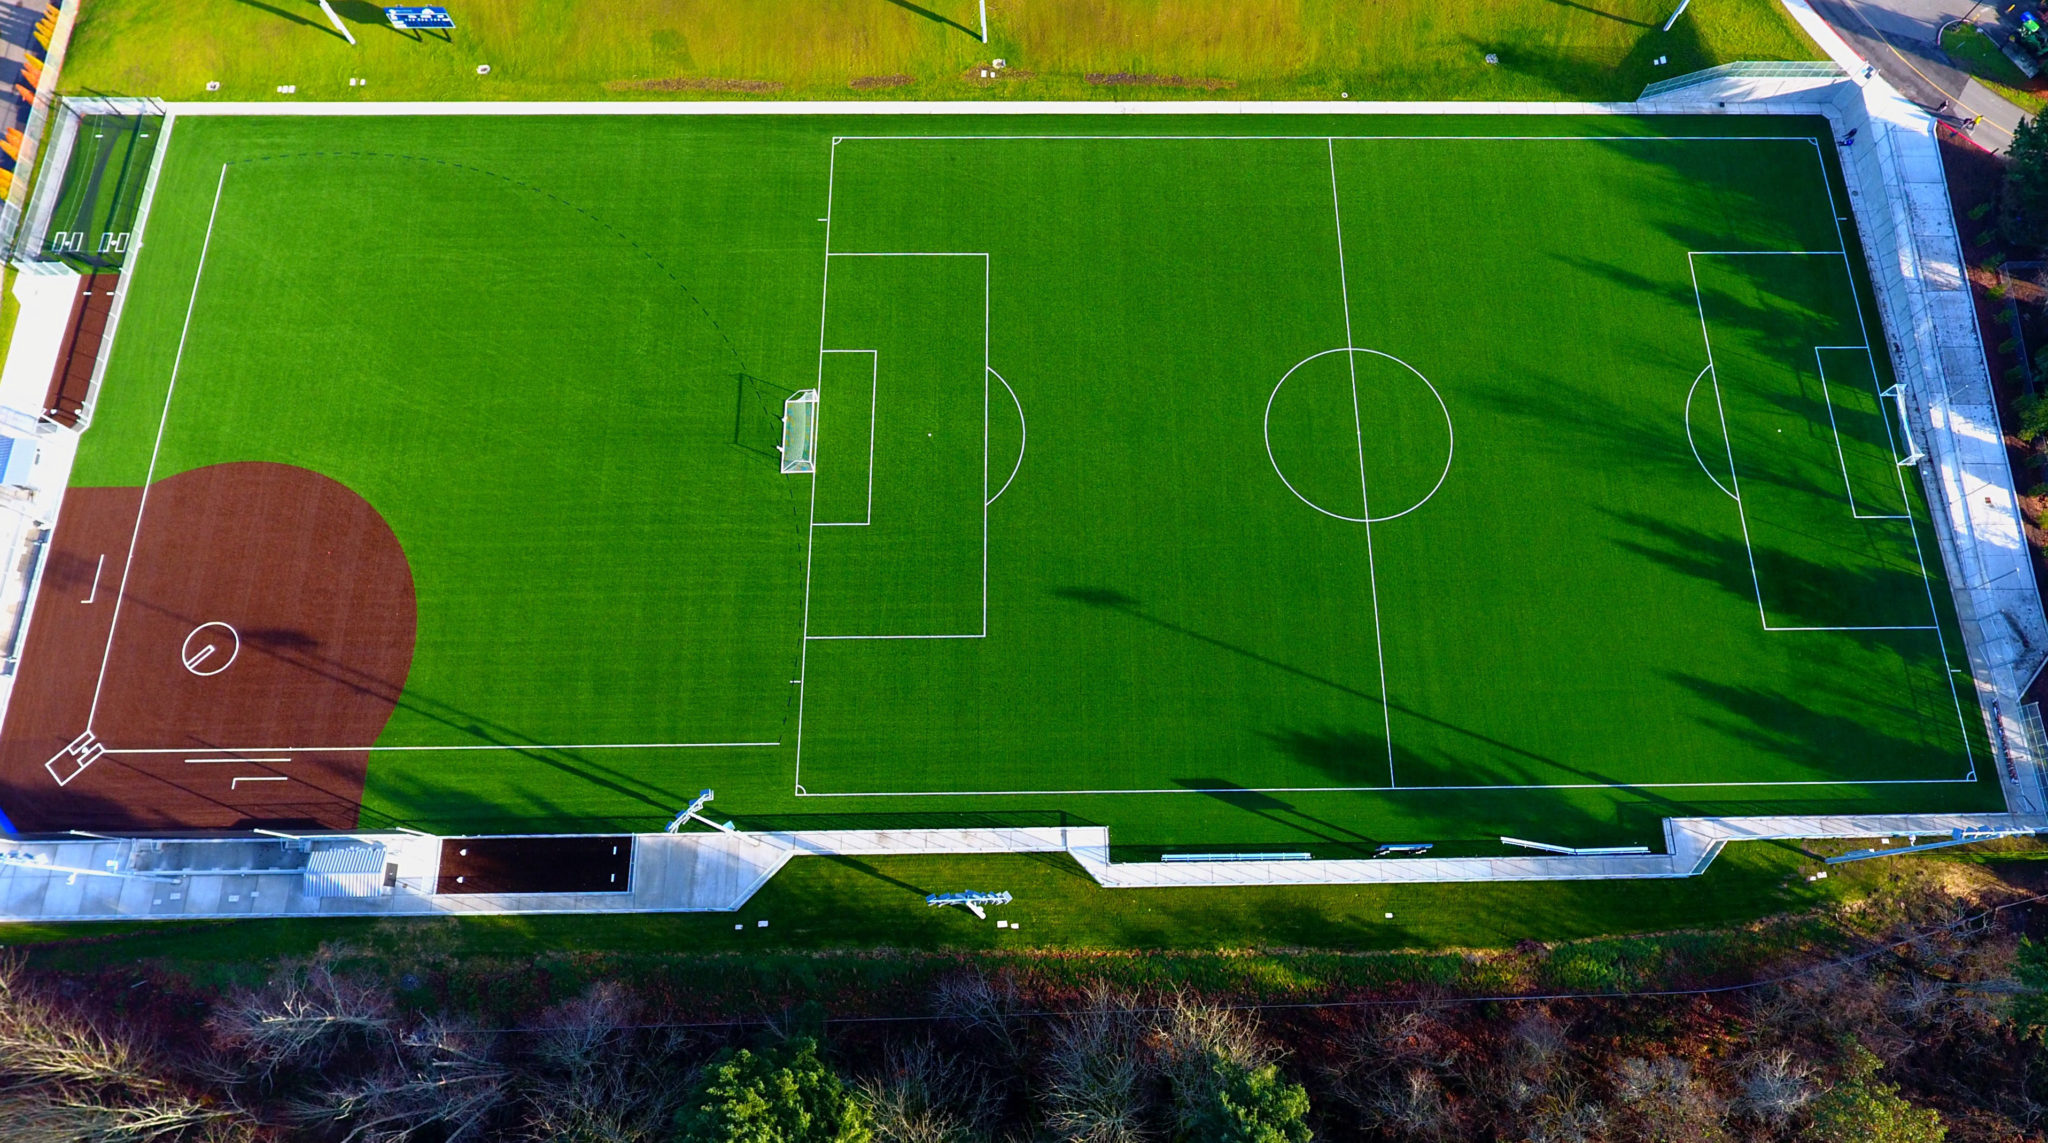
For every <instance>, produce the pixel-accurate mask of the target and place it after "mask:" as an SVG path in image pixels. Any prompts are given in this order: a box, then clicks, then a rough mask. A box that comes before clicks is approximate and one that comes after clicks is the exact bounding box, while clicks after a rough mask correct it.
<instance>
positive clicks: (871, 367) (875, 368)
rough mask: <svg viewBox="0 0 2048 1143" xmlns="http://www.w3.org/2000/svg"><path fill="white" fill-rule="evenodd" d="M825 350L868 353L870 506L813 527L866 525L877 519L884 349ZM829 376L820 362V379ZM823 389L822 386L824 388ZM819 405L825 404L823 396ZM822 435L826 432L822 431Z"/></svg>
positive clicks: (816, 522) (814, 522)
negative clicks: (877, 416)
mask: <svg viewBox="0 0 2048 1143" xmlns="http://www.w3.org/2000/svg"><path fill="white" fill-rule="evenodd" d="M818 352H819V353H821V354H824V353H865V354H867V355H868V506H867V509H866V511H864V512H863V513H862V514H861V518H860V519H858V520H816V521H813V522H812V523H811V527H813V528H865V527H867V526H868V525H870V524H872V523H874V521H875V411H876V409H878V408H879V407H880V403H881V395H882V394H881V390H882V353H881V351H880V350H877V349H821V350H819V351H818ZM824 377H825V363H824V362H823V361H822V360H820V361H819V363H818V379H819V383H820V384H821V385H822V384H823V382H824ZM822 391H823V390H822V389H821V390H820V392H822ZM818 403H819V405H820V406H822V405H823V404H824V401H823V400H820V401H819V402H818ZM820 435H821V436H822V435H823V434H820ZM817 479H818V478H817V475H816V474H815V473H814V474H812V476H811V482H812V485H813V486H814V487H815V485H816V484H817Z"/></svg>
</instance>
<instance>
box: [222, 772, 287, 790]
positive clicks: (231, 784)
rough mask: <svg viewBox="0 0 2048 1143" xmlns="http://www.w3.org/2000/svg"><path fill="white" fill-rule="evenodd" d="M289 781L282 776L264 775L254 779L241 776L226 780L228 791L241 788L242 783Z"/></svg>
mask: <svg viewBox="0 0 2048 1143" xmlns="http://www.w3.org/2000/svg"><path fill="white" fill-rule="evenodd" d="M289 781H291V779H290V778H287V777H285V776H284V775H282V774H266V775H264V776H262V777H254V778H252V777H249V776H248V775H243V776H242V777H239V778H230V779H228V789H230V790H234V789H239V788H240V787H241V785H242V783H244V782H289Z"/></svg>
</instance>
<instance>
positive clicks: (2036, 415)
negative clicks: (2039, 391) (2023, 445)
mask: <svg viewBox="0 0 2048 1143" xmlns="http://www.w3.org/2000/svg"><path fill="white" fill-rule="evenodd" d="M2012 412H2013V417H2014V419H2016V420H2017V421H2018V422H2019V423H2018V424H2016V425H2014V426H2013V430H2012V435H2014V436H2016V437H2018V438H2020V439H2021V440H2023V441H2028V442H2032V441H2033V440H2035V439H2036V438H2038V437H2040V436H2041V435H2042V434H2043V433H2048V398H2043V397H2040V396H2032V397H2030V396H2027V395H2025V394H2021V395H2020V396H2018V397H2014V398H2013V399H2012Z"/></svg>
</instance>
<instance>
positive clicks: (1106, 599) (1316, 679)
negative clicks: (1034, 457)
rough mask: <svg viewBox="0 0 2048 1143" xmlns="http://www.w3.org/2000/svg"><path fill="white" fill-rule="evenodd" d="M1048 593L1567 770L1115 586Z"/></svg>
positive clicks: (1544, 758)
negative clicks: (1165, 611) (1184, 620)
mask: <svg viewBox="0 0 2048 1143" xmlns="http://www.w3.org/2000/svg"><path fill="white" fill-rule="evenodd" d="M1052 594H1053V595H1055V596H1057V597H1059V598H1060V599H1067V600H1072V601H1073V602H1075V603H1081V604H1085V605H1087V606H1089V607H1099V608H1102V609H1104V610H1107V611H1115V612H1117V613H1119V614H1122V615H1128V616H1130V617H1131V618H1132V619H1136V620H1138V621H1140V622H1143V623H1150V624H1151V625H1153V626H1154V627H1158V628H1160V629H1161V630H1164V631H1171V632H1173V633H1174V634H1176V635H1181V636H1185V637H1187V638H1189V639H1193V640H1195V641H1197V642H1200V643H1206V644H1208V645H1209V646H1211V647H1215V648H1217V649H1218V650H1222V651H1228V652H1230V653H1231V654H1233V655H1240V656H1242V657H1244V658H1246V659H1250V660H1251V661H1252V662H1254V663H1259V664H1262V665H1264V666H1268V667H1271V668H1273V669H1274V670H1276V671H1283V672H1285V673H1287V674H1290V675H1293V676H1294V677H1296V678H1299V679H1306V680H1308V681H1309V682H1312V683H1316V684H1319V685H1321V686H1325V687H1329V688H1330V689H1331V690H1334V691H1338V692H1340V693H1342V694H1347V695H1350V696H1352V697H1353V698H1359V699H1364V700H1365V701H1367V702H1372V703H1385V704H1386V706H1387V707H1388V709H1390V710H1394V711H1398V712H1399V713H1401V714H1403V715H1406V716H1407V717H1409V718H1413V719H1415V720H1417V721H1419V722H1426V723H1429V724H1430V725H1432V726H1436V727H1441V728H1442V729H1444V730H1448V731H1451V732H1452V733H1454V734H1460V735H1463V736H1465V737H1467V738H1470V739H1472V740H1473V741H1475V742H1481V743H1484V744H1486V745H1487V746H1491V747H1493V748H1494V749H1496V750H1502V751H1506V752H1507V753H1509V754H1514V755H1518V756H1520V757H1522V758H1526V759H1528V760H1529V761H1531V762H1538V763H1541V764H1543V765H1545V766H1556V767H1559V768H1561V769H1567V770H1568V769H1570V768H1569V767H1566V766H1565V765H1564V764H1563V763H1561V762H1559V761H1558V760H1557V759H1555V758H1550V757H1547V756H1545V755H1542V754H1538V753H1536V752H1535V751H1533V750H1526V749H1524V748H1522V747H1520V746H1516V745H1514V744H1512V743H1508V742H1503V741H1501V740H1500V739H1498V738H1493V737H1491V736H1489V735H1485V734H1480V733H1479V732H1477V731H1474V730H1468V729H1466V728H1465V727H1462V726H1458V725H1456V724H1454V723H1449V722H1445V721H1444V720H1442V719H1440V718H1437V717H1435V716H1433V715H1428V714H1424V713H1422V712H1421V711H1418V710H1415V709H1413V708H1410V707H1407V706H1403V705H1402V704H1400V703H1397V702H1394V701H1392V700H1391V699H1387V698H1385V697H1384V696H1381V695H1377V694H1373V693H1372V692H1370V691H1362V690H1359V689H1358V688H1356V687H1353V686H1350V685H1347V684H1345V683H1340V682H1338V681H1337V680H1335V679H1331V678H1325V677H1324V676H1322V675H1318V674H1316V673H1315V672H1314V671H1308V670H1303V669H1302V668H1300V667H1297V666H1295V665H1294V664H1292V663H1283V662H1281V661H1280V660H1278V659H1275V658H1273V657H1271V656H1270V655H1262V654H1260V653H1259V652H1257V651H1254V650H1252V649H1251V648H1249V647H1241V646H1239V645H1237V644H1235V643H1232V642H1229V641H1227V640H1223V639H1218V638H1216V637H1215V636H1213V635H1208V634H1205V633H1203V632H1200V631H1196V630H1194V629H1192V628H1189V627H1184V626H1182V625H1181V624H1179V623H1175V622H1174V621H1172V620H1170V619H1164V618H1161V617H1160V616H1157V615H1154V614H1152V613H1151V612H1149V611H1147V610H1145V608H1144V607H1143V605H1141V604H1140V603H1139V602H1138V601H1137V600H1136V599H1134V598H1132V597H1131V596H1128V595H1125V594H1124V593H1123V592H1121V591H1118V590H1116V589H1115V588H1107V587H1056V588H1053V589H1052Z"/></svg>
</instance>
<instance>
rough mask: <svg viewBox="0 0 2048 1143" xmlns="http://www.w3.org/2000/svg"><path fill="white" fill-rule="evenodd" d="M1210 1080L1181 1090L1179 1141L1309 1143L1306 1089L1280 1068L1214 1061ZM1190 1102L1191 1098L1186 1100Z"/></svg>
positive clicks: (1272, 1065)
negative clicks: (1250, 1066)
mask: <svg viewBox="0 0 2048 1143" xmlns="http://www.w3.org/2000/svg"><path fill="white" fill-rule="evenodd" d="M1212 1061H1213V1066H1214V1069H1215V1071H1214V1082H1213V1083H1204V1084H1201V1085H1200V1089H1201V1090H1199V1091H1197V1092H1186V1091H1183V1092H1182V1093H1180V1094H1181V1098H1182V1099H1183V1100H1188V1101H1189V1102H1187V1103H1184V1104H1183V1105H1182V1112H1181V1115H1180V1117H1179V1118H1180V1121H1181V1131H1180V1138H1182V1139H1183V1140H1186V1141H1187V1143H1308V1138H1309V1130H1308V1091H1307V1090H1306V1089H1304V1088H1303V1087H1302V1086H1301V1085H1300V1084H1296V1083H1288V1082H1287V1080H1286V1079H1284V1078H1283V1077H1282V1076H1281V1075H1280V1066H1279V1065H1278V1064H1267V1065H1266V1066H1264V1067H1262V1068H1247V1067H1245V1066H1244V1065H1243V1064H1240V1063H1237V1062H1235V1061H1232V1060H1225V1059H1221V1058H1217V1057H1212ZM1190 1096H1192V1097H1193V1098H1192V1099H1191V1100H1190V1099H1189V1097H1190Z"/></svg>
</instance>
